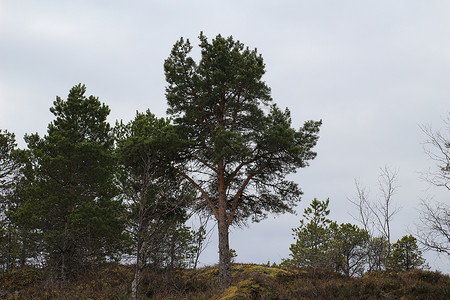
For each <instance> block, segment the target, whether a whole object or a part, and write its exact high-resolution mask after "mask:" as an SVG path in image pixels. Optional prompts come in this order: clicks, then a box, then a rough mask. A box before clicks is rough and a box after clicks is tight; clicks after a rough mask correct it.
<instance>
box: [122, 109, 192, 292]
mask: <svg viewBox="0 0 450 300" xmlns="http://www.w3.org/2000/svg"><path fill="white" fill-rule="evenodd" d="M115 133H116V139H117V150H116V154H117V159H118V163H119V168H118V172H117V176H116V181H117V184H118V186H119V187H120V191H121V195H122V197H123V199H124V200H125V202H126V203H127V207H128V210H129V217H128V220H129V227H130V232H131V233H132V238H133V241H134V245H135V246H134V249H133V252H134V254H135V256H136V265H135V274H134V280H133V284H132V297H133V299H138V298H139V285H140V281H141V271H142V269H143V268H144V267H145V265H146V263H148V264H150V265H152V266H153V267H156V268H162V267H165V266H171V267H179V266H180V265H179V264H180V262H181V261H182V259H179V257H180V254H179V252H180V251H182V249H180V248H183V247H182V246H183V243H184V242H186V241H185V239H184V240H183V239H182V238H181V236H182V232H184V231H183V230H184V229H185V227H183V224H184V222H185V221H186V211H185V207H186V198H187V196H188V195H189V191H188V190H187V189H186V188H185V187H186V185H183V183H182V181H181V179H182V177H180V176H179V175H178V174H177V173H176V172H174V171H173V170H171V169H168V168H167V167H166V165H167V164H170V163H171V161H172V160H173V159H174V157H175V156H176V155H177V154H178V150H177V144H178V142H179V141H180V139H179V138H178V137H177V135H176V133H175V130H174V127H173V126H172V125H171V124H170V120H168V119H164V118H161V119H159V118H157V117H155V115H153V114H152V113H151V112H150V111H148V110H147V112H146V113H137V114H136V117H135V119H134V120H132V121H131V122H129V123H128V124H123V123H122V122H121V123H118V124H117V125H116V127H115ZM180 240H182V241H180ZM175 244H177V245H175Z"/></svg>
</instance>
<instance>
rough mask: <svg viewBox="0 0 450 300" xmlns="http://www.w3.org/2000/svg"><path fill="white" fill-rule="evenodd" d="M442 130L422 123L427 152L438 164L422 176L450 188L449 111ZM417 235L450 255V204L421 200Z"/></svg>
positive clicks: (428, 244) (431, 245)
mask: <svg viewBox="0 0 450 300" xmlns="http://www.w3.org/2000/svg"><path fill="white" fill-rule="evenodd" d="M444 123H445V127H444V129H443V130H433V129H432V127H431V126H429V125H427V126H421V127H420V128H421V129H422V131H423V133H425V135H426V136H427V140H426V141H425V143H424V151H425V153H426V154H427V156H428V157H429V158H430V159H431V160H432V161H433V162H434V163H435V164H436V165H435V167H434V168H433V169H430V170H428V171H427V172H424V173H423V174H422V179H424V180H425V181H427V182H429V183H430V184H432V185H434V186H437V187H444V188H446V189H447V190H449V191H450V114H449V115H448V117H447V119H445V120H444ZM417 238H418V240H419V242H420V243H421V244H422V245H424V246H425V248H426V249H430V250H434V251H437V252H438V253H446V254H447V255H450V205H449V203H448V202H447V203H445V202H438V201H430V200H428V201H426V200H424V201H422V203H421V215H420V223H419V224H418V225H417Z"/></svg>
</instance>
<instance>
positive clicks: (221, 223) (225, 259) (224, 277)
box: [217, 163, 231, 290]
mask: <svg viewBox="0 0 450 300" xmlns="http://www.w3.org/2000/svg"><path fill="white" fill-rule="evenodd" d="M218 170H219V180H218V181H219V182H218V183H219V185H218V192H219V199H218V200H219V212H218V216H219V219H218V220H217V221H218V222H217V223H218V231H219V288H220V289H221V290H224V289H226V288H228V287H229V286H230V285H231V258H230V244H229V240H228V218H227V196H226V188H225V177H224V176H223V175H224V172H223V170H224V168H223V164H222V163H219V167H218Z"/></svg>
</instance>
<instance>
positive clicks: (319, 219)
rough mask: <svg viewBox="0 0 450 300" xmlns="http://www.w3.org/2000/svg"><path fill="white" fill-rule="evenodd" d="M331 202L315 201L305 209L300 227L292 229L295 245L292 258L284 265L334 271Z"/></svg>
mask: <svg viewBox="0 0 450 300" xmlns="http://www.w3.org/2000/svg"><path fill="white" fill-rule="evenodd" d="M329 202H330V200H329V199H327V200H325V201H320V200H317V199H314V200H313V201H312V202H311V204H310V206H309V207H307V208H305V210H304V213H303V218H304V219H303V220H300V226H299V227H297V228H294V229H292V230H293V231H294V233H293V236H294V239H295V244H291V246H290V248H289V249H290V250H291V254H290V257H291V258H289V259H286V260H284V261H283V264H284V265H289V266H297V267H313V268H325V269H332V265H333V264H332V259H333V258H332V256H331V249H332V247H333V232H332V229H331V224H332V222H331V220H329V219H328V218H327V216H328V215H329V213H330V210H329V209H328V204H329Z"/></svg>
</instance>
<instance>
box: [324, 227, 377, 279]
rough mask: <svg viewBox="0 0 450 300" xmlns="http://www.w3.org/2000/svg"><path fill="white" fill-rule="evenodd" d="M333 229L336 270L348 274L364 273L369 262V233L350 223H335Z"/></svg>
mask: <svg viewBox="0 0 450 300" xmlns="http://www.w3.org/2000/svg"><path fill="white" fill-rule="evenodd" d="M331 230H332V239H333V244H332V251H331V252H332V256H333V258H334V266H335V270H336V271H339V272H342V273H344V274H345V275H347V276H355V275H361V274H363V273H364V270H365V265H366V263H367V247H368V243H369V240H370V235H369V233H368V232H367V231H366V230H364V229H360V228H358V226H356V225H353V224H350V223H344V224H340V225H337V224H336V223H333V224H332V226H331Z"/></svg>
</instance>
